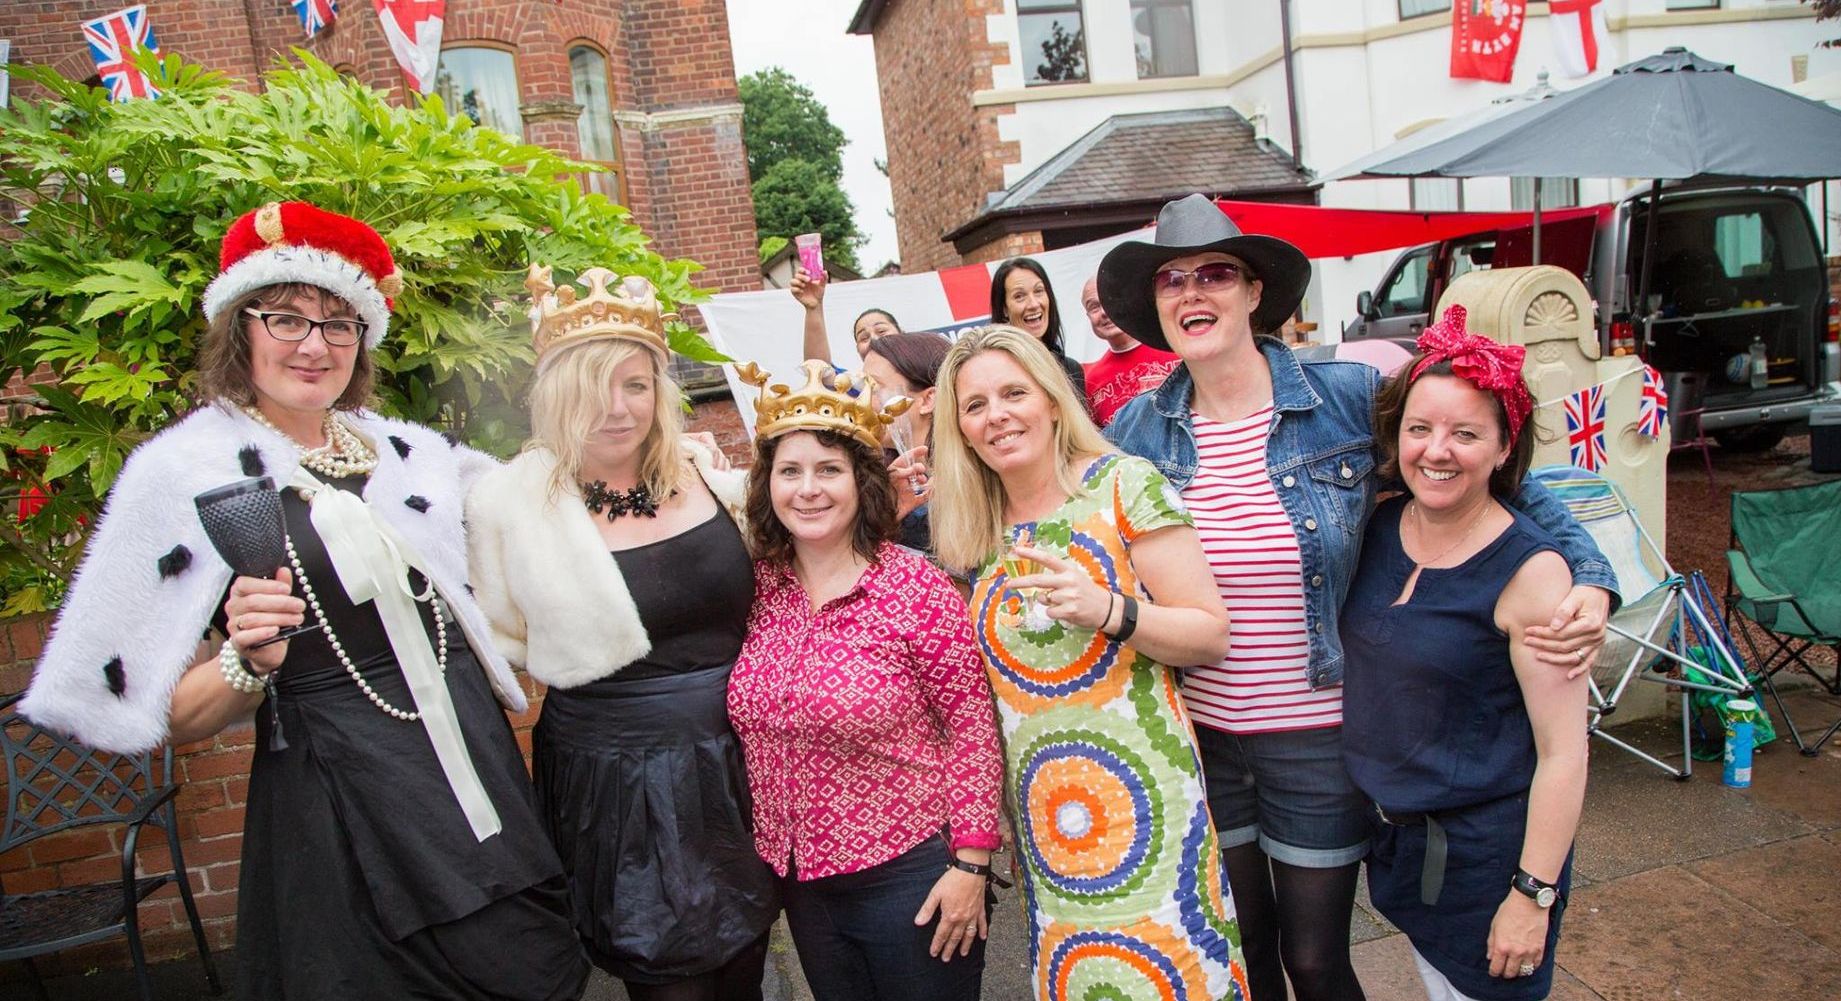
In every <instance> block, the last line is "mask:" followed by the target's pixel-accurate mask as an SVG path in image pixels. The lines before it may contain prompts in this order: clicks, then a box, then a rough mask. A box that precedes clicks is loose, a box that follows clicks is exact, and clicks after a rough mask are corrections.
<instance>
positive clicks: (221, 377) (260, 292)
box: [196, 282, 377, 410]
mask: <svg viewBox="0 0 1841 1001" xmlns="http://www.w3.org/2000/svg"><path fill="white" fill-rule="evenodd" d="M299 295H311V296H318V297H319V306H320V310H321V315H322V316H329V317H330V316H337V317H342V318H350V319H354V320H355V319H358V310H357V309H356V308H355V307H354V306H353V305H352V304H351V303H349V302H346V301H345V299H344V298H343V297H341V296H338V295H335V294H334V293H332V292H329V291H327V290H326V289H323V288H321V287H319V286H318V285H308V284H306V283H304V282H285V283H282V284H279V285H264V286H262V287H261V288H259V289H256V290H255V291H253V292H250V293H248V294H247V295H241V296H238V297H237V298H235V299H232V300H231V301H230V304H229V305H227V306H225V307H224V308H223V311H222V312H220V313H218V314H217V319H215V320H212V321H211V324H210V326H208V327H206V328H205V334H204V339H203V341H202V342H201V343H200V344H199V346H198V381H197V384H196V385H197V389H198V397H199V399H201V400H207V401H208V400H228V401H230V402H231V403H235V404H239V405H242V406H248V405H249V404H252V403H254V402H256V384H255V382H254V381H253V380H252V379H251V378H250V375H249V338H250V333H249V318H248V317H247V316H245V315H244V314H243V310H245V309H274V308H275V307H276V306H280V305H282V304H284V303H287V302H289V301H291V300H293V299H294V297H295V296H299ZM262 336H263V337H267V336H268V334H267V333H264V334H262ZM357 348H358V354H357V356H356V357H355V358H353V359H352V378H351V381H350V382H347V383H346V384H345V392H343V393H340V394H339V398H338V399H336V400H334V401H333V403H332V408H333V409H334V410H359V409H362V408H363V407H364V406H365V404H367V403H369V402H370V401H371V391H372V390H373V389H375V388H376V385H377V367H376V366H375V365H374V364H372V362H371V351H370V349H369V348H367V347H365V346H364V342H363V340H362V339H361V340H360V341H359V342H358V344H357Z"/></svg>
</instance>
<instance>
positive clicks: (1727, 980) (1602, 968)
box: [1559, 866, 1841, 1001]
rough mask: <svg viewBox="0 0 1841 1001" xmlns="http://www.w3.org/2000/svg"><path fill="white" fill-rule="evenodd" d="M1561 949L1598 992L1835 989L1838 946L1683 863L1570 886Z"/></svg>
mask: <svg viewBox="0 0 1841 1001" xmlns="http://www.w3.org/2000/svg"><path fill="white" fill-rule="evenodd" d="M1825 878H1829V879H1832V878H1833V873H1832V871H1831V872H1830V873H1828V874H1827V875H1826V877H1825ZM1559 953H1560V955H1559V960H1560V963H1561V965H1562V966H1564V967H1565V968H1566V970H1567V971H1568V972H1570V973H1572V974H1573V975H1574V976H1575V977H1577V978H1578V979H1579V980H1580V981H1581V982H1582V983H1583V984H1584V985H1585V986H1586V987H1587V988H1590V989H1591V990H1593V991H1596V992H1597V994H1598V995H1599V996H1600V997H1602V998H1603V999H1604V1001H1659V999H1669V1001H1730V999H1732V998H1737V997H1743V998H1771V999H1773V1001H1834V999H1835V998H1836V997H1841V954H1837V953H1836V952H1835V951H1834V950H1832V949H1829V948H1827V947H1825V946H1823V945H1822V944H1821V943H1818V942H1816V941H1814V940H1813V939H1811V938H1809V937H1808V936H1806V935H1803V934H1802V933H1801V932H1799V931H1798V930H1797V929H1796V928H1793V927H1790V926H1788V925H1785V924H1783V923H1781V922H1778V921H1776V920H1773V919H1772V918H1771V917H1770V916H1769V915H1767V914H1765V913H1764V912H1762V911H1759V910H1757V909H1755V908H1753V907H1751V906H1749V905H1747V903H1746V902H1745V899H1744V898H1741V897H1739V896H1736V895H1734V894H1732V893H1729V892H1727V891H1726V890H1724V889H1721V888H1720V887H1719V886H1717V885H1715V884H1713V883H1711V882H1709V881H1707V880H1705V879H1702V878H1701V877H1699V876H1697V875H1695V874H1694V873H1692V872H1689V871H1688V870H1687V869H1686V868H1684V867H1682V866H1668V867H1666V868H1661V869H1654V870H1651V871H1648V872H1642V873H1638V874H1636V875H1633V876H1626V877H1624V878H1622V879H1618V880H1615V881H1612V882H1607V883H1600V884H1599V885H1597V886H1592V887H1587V888H1586V889H1584V890H1581V891H1579V892H1577V893H1575V894H1574V895H1573V899H1572V902H1571V906H1570V907H1569V908H1568V910H1567V912H1566V927H1565V930H1564V932H1563V933H1562V938H1561V940H1560V946H1559Z"/></svg>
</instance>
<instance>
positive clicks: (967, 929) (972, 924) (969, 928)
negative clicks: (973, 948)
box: [965, 921, 978, 935]
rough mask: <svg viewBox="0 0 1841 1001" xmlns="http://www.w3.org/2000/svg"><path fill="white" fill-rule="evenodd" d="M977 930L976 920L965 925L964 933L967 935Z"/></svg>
mask: <svg viewBox="0 0 1841 1001" xmlns="http://www.w3.org/2000/svg"><path fill="white" fill-rule="evenodd" d="M977 930H978V922H976V921H972V922H968V923H967V924H966V926H965V933H966V934H967V935H970V934H973V933H974V932H976V931H977Z"/></svg>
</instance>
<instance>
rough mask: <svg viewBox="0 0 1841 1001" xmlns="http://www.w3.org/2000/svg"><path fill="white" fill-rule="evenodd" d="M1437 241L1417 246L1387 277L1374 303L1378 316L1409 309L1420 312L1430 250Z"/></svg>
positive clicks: (1429, 267) (1433, 248)
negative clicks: (1424, 245) (1428, 244)
mask: <svg viewBox="0 0 1841 1001" xmlns="http://www.w3.org/2000/svg"><path fill="white" fill-rule="evenodd" d="M1436 249H1438V245H1437V244H1433V245H1431V246H1426V247H1421V248H1419V249H1418V250H1415V251H1413V252H1412V253H1411V254H1409V255H1407V257H1406V259H1405V260H1403V261H1401V262H1400V268H1399V270H1398V271H1395V272H1394V273H1393V274H1392V275H1391V276H1389V277H1388V279H1387V284H1386V285H1384V286H1382V288H1381V297H1380V299H1379V300H1378V301H1376V302H1375V304H1374V306H1375V308H1376V309H1378V310H1380V313H1381V315H1382V316H1384V317H1385V316H1407V315H1409V314H1412V313H1424V312H1426V311H1427V309H1428V307H1427V305H1426V301H1425V299H1426V296H1425V294H1426V285H1427V280H1426V279H1427V278H1428V277H1429V272H1430V271H1431V265H1432V251H1434V250H1436Z"/></svg>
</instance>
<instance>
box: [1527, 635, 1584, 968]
mask: <svg viewBox="0 0 1841 1001" xmlns="http://www.w3.org/2000/svg"><path fill="white" fill-rule="evenodd" d="M1581 652H1583V651H1581ZM1521 975H1522V976H1524V977H1531V976H1533V975H1534V964H1533V963H1523V964H1521Z"/></svg>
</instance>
